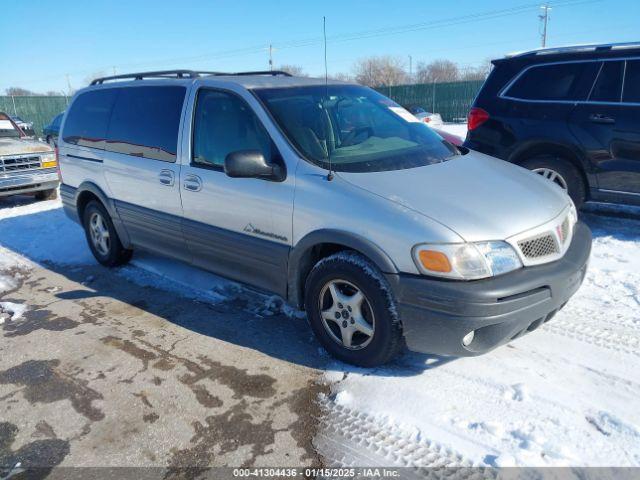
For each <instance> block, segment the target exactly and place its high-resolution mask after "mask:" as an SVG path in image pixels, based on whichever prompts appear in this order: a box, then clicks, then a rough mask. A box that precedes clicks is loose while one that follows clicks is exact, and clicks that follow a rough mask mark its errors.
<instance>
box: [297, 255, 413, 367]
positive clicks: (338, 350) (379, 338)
mask: <svg viewBox="0 0 640 480" xmlns="http://www.w3.org/2000/svg"><path fill="white" fill-rule="evenodd" d="M342 280H344V281H346V282H348V283H350V284H352V286H355V287H357V289H359V290H360V292H361V293H362V294H363V295H364V297H365V299H366V302H367V303H366V307H363V310H364V309H366V310H367V311H368V312H369V316H370V315H371V313H372V314H373V318H374V319H375V321H374V322H372V323H373V326H374V328H373V335H372V336H370V340H369V341H368V343H365V346H363V347H361V348H359V349H356V350H351V349H348V348H347V347H345V346H344V345H343V344H342V343H338V340H337V338H335V337H332V334H331V333H330V332H329V331H328V330H330V328H329V326H330V324H331V322H325V320H323V318H322V314H321V310H322V308H323V306H322V305H321V302H323V300H325V301H326V286H327V285H328V284H329V283H330V282H332V281H342ZM323 291H324V292H325V295H322V294H323ZM321 297H322V298H321ZM363 305H364V302H363ZM395 307H396V302H395V299H394V297H393V293H392V292H391V289H390V287H389V284H388V283H387V281H386V279H385V278H384V276H383V275H382V274H381V273H380V272H379V270H378V269H377V268H376V267H375V265H373V264H372V263H371V262H369V261H368V260H367V259H366V258H364V257H363V256H361V255H359V254H357V253H356V252H352V251H343V252H338V253H336V254H334V255H331V256H330V257H327V258H325V259H323V260H321V261H320V262H318V264H316V266H315V267H314V268H313V269H312V270H311V273H309V276H308V277H307V280H306V284H305V309H306V311H307V318H308V320H309V323H310V325H311V328H312V330H313V332H314V333H315V335H316V337H317V338H318V340H319V341H320V343H321V344H322V346H323V347H324V348H325V349H326V350H327V351H328V352H329V353H330V354H331V355H333V356H334V357H336V358H337V359H339V360H341V361H343V362H346V363H351V364H353V365H358V366H361V367H375V366H378V365H383V364H385V363H388V362H389V361H391V360H392V359H393V358H395V357H396V356H397V355H398V354H399V353H400V352H401V351H402V349H403V347H404V337H403V336H402V325H401V323H400V319H399V318H398V314H397V310H396V308H395ZM343 311H344V310H343ZM350 311H351V310H350ZM363 313H364V312H363ZM347 315H348V314H347ZM347 321H350V320H349V319H347V320H345V325H344V326H346V323H347ZM338 322H340V323H342V320H341V319H340V320H337V321H335V322H334V323H335V326H336V327H337V328H338V329H340V326H339V325H338ZM351 323H353V321H351ZM356 335H360V336H362V335H361V334H359V333H358V332H356ZM363 343H364V342H363Z"/></svg>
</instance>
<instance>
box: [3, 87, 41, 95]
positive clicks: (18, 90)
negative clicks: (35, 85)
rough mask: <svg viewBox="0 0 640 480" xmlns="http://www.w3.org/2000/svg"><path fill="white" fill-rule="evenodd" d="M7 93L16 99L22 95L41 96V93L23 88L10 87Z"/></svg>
mask: <svg viewBox="0 0 640 480" xmlns="http://www.w3.org/2000/svg"><path fill="white" fill-rule="evenodd" d="M5 92H6V93H7V95H10V96H14V97H19V96H21V95H40V94H39V93H36V92H34V91H31V90H27V89H26V88H22V87H9V88H7V89H6V90H5Z"/></svg>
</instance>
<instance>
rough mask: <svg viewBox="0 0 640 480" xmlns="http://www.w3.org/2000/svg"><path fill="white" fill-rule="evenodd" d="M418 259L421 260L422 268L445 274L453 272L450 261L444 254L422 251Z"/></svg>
mask: <svg viewBox="0 0 640 480" xmlns="http://www.w3.org/2000/svg"><path fill="white" fill-rule="evenodd" d="M418 257H419V258H420V263H421V264H422V266H423V267H424V268H426V269H427V270H431V271H432V272H444V273H448V272H450V271H451V264H450V263H449V259H448V258H447V256H446V255H445V254H444V253H442V252H437V251H435V250H420V252H418Z"/></svg>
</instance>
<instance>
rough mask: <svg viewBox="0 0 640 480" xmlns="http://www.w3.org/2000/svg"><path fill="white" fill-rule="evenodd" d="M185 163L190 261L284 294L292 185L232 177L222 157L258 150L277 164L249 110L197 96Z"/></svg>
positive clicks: (220, 93) (205, 93)
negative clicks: (240, 151)
mask: <svg viewBox="0 0 640 480" xmlns="http://www.w3.org/2000/svg"><path fill="white" fill-rule="evenodd" d="M192 119H193V120H192V131H191V148H190V153H189V155H190V161H189V162H188V164H187V163H185V164H184V165H183V167H182V169H181V172H180V188H181V196H182V207H183V212H184V213H183V215H184V220H183V231H184V235H185V238H186V241H187V244H188V246H189V249H190V251H191V255H192V258H193V262H194V263H195V264H197V265H199V266H201V267H203V268H206V269H208V270H211V271H214V272H216V273H218V274H220V275H223V276H225V277H229V278H232V279H234V280H238V281H241V282H244V283H249V284H252V285H254V286H256V287H258V288H262V289H265V290H269V291H272V292H275V293H278V294H281V295H284V294H285V293H286V278H287V259H288V255H289V250H290V246H291V231H292V214H293V194H294V182H293V175H292V174H291V172H289V174H288V175H287V178H286V179H285V180H284V181H282V182H274V181H269V180H263V179H256V178H231V177H228V176H227V175H226V174H225V173H224V159H225V157H226V156H227V155H228V154H229V153H231V152H235V151H239V150H259V151H260V152H261V153H262V154H263V155H264V156H265V158H266V159H267V160H270V161H271V162H281V163H282V165H283V166H284V163H283V160H282V158H281V157H280V155H279V153H278V151H277V149H276V147H275V144H274V143H273V141H272V139H271V137H270V136H269V133H268V132H267V130H266V129H265V128H264V126H263V124H262V122H261V121H260V119H259V118H258V117H257V115H256V114H255V112H254V110H253V109H252V107H251V106H250V105H249V104H248V103H247V101H245V100H244V99H243V98H241V97H240V96H239V95H238V94H236V93H233V92H230V91H226V90H217V89H210V88H200V89H199V90H198V91H197V92H196V99H195V106H194V109H193V113H192Z"/></svg>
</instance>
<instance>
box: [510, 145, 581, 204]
mask: <svg viewBox="0 0 640 480" xmlns="http://www.w3.org/2000/svg"><path fill="white" fill-rule="evenodd" d="M520 165H521V166H523V167H525V168H528V169H529V170H531V171H532V172H535V173H537V174H538V175H541V176H542V177H544V178H546V179H547V180H550V181H552V182H553V183H555V184H556V185H558V186H559V187H560V188H562V189H564V190H566V191H567V193H568V194H569V196H570V197H571V199H572V200H573V203H574V204H575V205H576V208H580V207H581V206H582V205H583V204H584V201H585V199H586V196H587V187H586V185H585V183H584V180H583V178H582V175H581V174H580V171H579V170H578V169H577V168H576V166H575V165H574V164H573V163H571V162H570V161H569V160H566V159H564V158H562V157H557V156H554V155H540V156H536V157H532V158H529V159H527V160H525V161H523V162H521V163H520Z"/></svg>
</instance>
